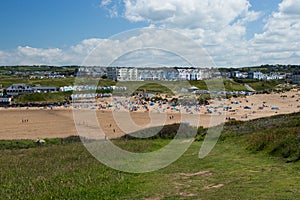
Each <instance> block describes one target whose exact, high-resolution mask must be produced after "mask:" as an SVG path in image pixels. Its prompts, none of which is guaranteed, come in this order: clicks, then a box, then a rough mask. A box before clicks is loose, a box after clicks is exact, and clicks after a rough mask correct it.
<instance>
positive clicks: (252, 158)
mask: <svg viewBox="0 0 300 200" xmlns="http://www.w3.org/2000/svg"><path fill="white" fill-rule="evenodd" d="M299 116H300V114H299V113H298V114H292V115H282V116H278V117H272V118H266V119H259V120H254V121H251V122H249V123H247V122H244V123H242V122H231V123H230V124H227V125H226V126H225V129H224V132H223V133H222V137H221V138H220V140H219V142H218V143H217V145H216V146H215V148H214V149H213V151H212V152H211V153H210V154H209V155H208V156H207V157H206V158H204V159H199V158H198V152H199V148H200V146H201V144H202V141H201V139H200V141H198V142H194V143H193V144H192V145H191V147H190V148H189V149H188V150H187V151H186V153H185V154H184V155H183V156H182V157H181V158H180V159H179V160H177V161H176V162H174V163H173V164H171V165H170V166H168V167H166V168H164V169H161V170H159V171H155V172H150V173H145V174H129V173H124V172H119V171H116V170H113V169H110V168H108V167H107V166H105V165H103V164H101V163H100V162H98V161H97V160H96V159H95V158H94V157H92V156H91V155H90V154H89V153H88V152H87V150H86V149H85V148H84V147H83V145H82V144H81V143H80V142H76V140H74V141H73V142H66V141H64V140H60V139H52V140H49V141H47V144H46V145H44V146H36V145H35V144H34V143H33V142H32V141H23V142H22V141H15V142H13V141H10V142H9V141H1V142H0V144H1V145H0V146H1V149H2V150H0V169H1V171H0V180H1V182H0V192H1V199H147V198H148V199H299V198H300V186H299V182H300V162H299V161H298V160H297V158H298V159H299V157H300V151H299V149H300V141H299V131H300V130H299V127H300V124H299V120H298V119H299ZM202 131H203V130H202ZM286 133H289V134H286ZM169 141H170V140H163V139H151V140H149V139H148V140H146V139H144V140H115V141H114V143H115V144H117V145H119V146H120V147H122V148H124V149H129V150H131V151H133V152H147V151H153V150H156V149H158V148H159V147H161V146H164V145H166V144H167V143H168V142H169ZM26 143H27V145H26ZM262 143H264V145H262ZM291 143H292V144H291ZM290 144H291V145H290ZM282 145H286V146H285V148H283V149H280V148H277V150H278V151H277V152H276V153H274V151H272V150H274V148H276V147H279V146H282ZM258 147H260V148H258ZM286 149H289V150H290V154H285V153H286V151H285V150H286ZM198 172H200V173H198ZM197 173H198V174H197Z"/></svg>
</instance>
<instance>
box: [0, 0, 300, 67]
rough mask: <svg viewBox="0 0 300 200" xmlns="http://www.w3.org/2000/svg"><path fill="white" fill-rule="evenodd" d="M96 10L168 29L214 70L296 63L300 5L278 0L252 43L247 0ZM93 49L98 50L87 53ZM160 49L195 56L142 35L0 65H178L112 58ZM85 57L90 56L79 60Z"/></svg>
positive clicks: (126, 0)
mask: <svg viewBox="0 0 300 200" xmlns="http://www.w3.org/2000/svg"><path fill="white" fill-rule="evenodd" d="M101 6H102V7H105V8H106V9H108V10H109V12H110V13H113V15H114V16H120V15H121V16H123V17H124V18H126V19H128V20H129V21H131V22H140V21H144V22H149V26H151V27H160V28H167V29H172V30H175V31H177V32H179V33H181V34H183V35H185V36H187V37H188V38H191V39H192V40H194V41H195V42H196V43H197V44H198V45H201V46H203V47H204V48H205V49H206V51H207V52H208V53H209V55H211V56H212V58H213V59H214V61H215V63H216V64H217V65H218V66H239V65H242V66H249V65H256V64H264V63H270V64H274V63H282V64H299V62H300V34H299V33H298V32H299V30H300V15H299V14H298V13H299V12H298V11H299V10H300V0H283V1H282V2H281V3H280V4H279V5H278V11H276V12H275V11H274V12H273V13H272V14H271V15H270V16H268V17H267V18H265V19H264V28H263V30H262V33H259V34H254V36H253V38H252V39H246V35H247V25H248V23H249V22H252V21H255V20H257V19H259V18H261V17H262V15H261V13H262V12H260V11H253V10H251V1H247V0H226V1H225V0H201V1H199V0H185V1H181V0H165V1H161V0H160V1H159V0H151V1H146V0H118V1H111V0H103V1H102V2H101ZM120 6H121V7H122V8H124V10H123V12H122V13H118V11H119V10H120ZM111 15H112V14H111ZM172 40H173V41H172ZM99 44H101V45H100V47H101V48H97V49H96V50H95V51H92V50H93V49H94V48H95V47H97V45H99ZM164 44H165V45H166V47H167V45H168V47H170V46H171V49H175V50H176V51H177V52H179V54H184V55H189V59H194V58H197V57H199V53H198V52H197V51H196V49H197V48H198V47H197V46H196V45H190V44H188V43H186V42H185V40H181V39H179V38H177V39H175V42H174V38H172V37H170V35H168V34H163V33H162V32H160V31H154V32H151V34H150V33H149V32H147V31H144V32H143V31H142V33H141V34H136V35H135V34H133V35H130V34H129V35H128V36H127V37H126V40H125V39H124V38H123V39H122V38H118V37H115V38H114V39H97V38H91V39H86V40H83V41H82V42H80V43H79V44H75V45H73V46H71V47H69V48H67V49H57V48H53V49H40V48H34V47H29V46H26V47H18V48H16V49H15V50H12V51H0V64H1V65H6V64H51V65H65V64H78V65H80V64H82V63H86V64H89V65H102V64H106V63H107V62H111V61H114V60H115V61H116V62H115V63H117V64H118V63H119V65H123V64H124V65H125V64H126V63H132V65H134V64H135V65H143V64H144V65H147V63H153V60H155V59H157V57H155V56H157V55H156V54H161V55H165V56H161V57H164V58H162V59H160V60H158V61H157V63H161V64H164V65H165V64H166V63H167V62H168V63H169V65H178V62H181V61H179V60H178V58H175V57H172V56H167V54H166V52H157V51H146V53H145V51H137V52H134V53H132V54H130V55H126V56H123V57H122V59H123V60H120V59H118V56H119V55H120V54H121V53H123V52H126V49H138V48H140V47H162V45H164ZM91 52H92V54H90V53H91ZM164 53H165V54H164ZM87 55H91V56H90V57H89V59H88V60H85V58H86V56H87ZM168 55H169V54H168ZM147 56H148V58H147ZM151 56H152V57H151ZM201 56H203V55H201ZM201 56H200V58H201ZM144 57H146V58H144ZM151 59H152V61H151ZM143 62H144V63H143Z"/></svg>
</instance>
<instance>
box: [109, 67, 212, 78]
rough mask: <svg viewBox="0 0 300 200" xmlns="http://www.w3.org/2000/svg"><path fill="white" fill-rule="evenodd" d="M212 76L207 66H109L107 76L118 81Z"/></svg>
mask: <svg viewBox="0 0 300 200" xmlns="http://www.w3.org/2000/svg"><path fill="white" fill-rule="evenodd" d="M212 76H213V73H212V71H211V70H210V69H207V68H167V67H164V68H135V67H109V68H107V77H108V78H109V79H112V80H116V81H154V80H159V81H177V80H205V79H210V78H212Z"/></svg>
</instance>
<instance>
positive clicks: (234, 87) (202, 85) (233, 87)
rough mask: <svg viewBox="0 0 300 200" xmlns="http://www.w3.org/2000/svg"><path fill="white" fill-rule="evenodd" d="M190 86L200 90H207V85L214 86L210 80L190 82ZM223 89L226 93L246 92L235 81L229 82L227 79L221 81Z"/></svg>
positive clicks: (243, 87) (241, 85) (242, 86)
mask: <svg viewBox="0 0 300 200" xmlns="http://www.w3.org/2000/svg"><path fill="white" fill-rule="evenodd" d="M190 84H191V85H193V86H196V87H198V88H199V89H200V90H207V84H211V85H212V86H213V85H214V84H215V82H214V81H212V80H207V81H201V80H200V81H190ZM223 84H224V86H223V87H224V88H225V90H226V91H247V89H246V88H245V86H244V85H243V84H241V83H237V82H235V81H230V80H228V79H223Z"/></svg>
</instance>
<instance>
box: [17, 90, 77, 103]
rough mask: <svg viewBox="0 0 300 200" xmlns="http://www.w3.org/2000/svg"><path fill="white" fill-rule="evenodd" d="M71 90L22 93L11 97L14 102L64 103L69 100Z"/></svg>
mask: <svg viewBox="0 0 300 200" xmlns="http://www.w3.org/2000/svg"><path fill="white" fill-rule="evenodd" d="M71 94H72V92H53V93H33V94H23V95H20V96H17V97H15V98H14V99H13V102H14V103H58V102H60V103H64V102H68V101H69V100H70V95H71Z"/></svg>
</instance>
